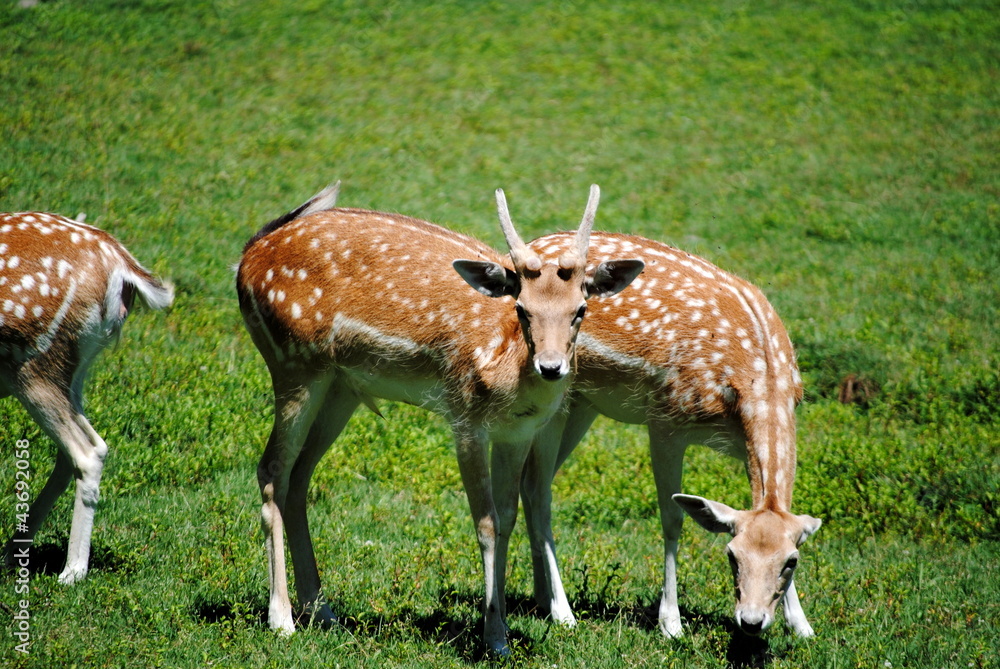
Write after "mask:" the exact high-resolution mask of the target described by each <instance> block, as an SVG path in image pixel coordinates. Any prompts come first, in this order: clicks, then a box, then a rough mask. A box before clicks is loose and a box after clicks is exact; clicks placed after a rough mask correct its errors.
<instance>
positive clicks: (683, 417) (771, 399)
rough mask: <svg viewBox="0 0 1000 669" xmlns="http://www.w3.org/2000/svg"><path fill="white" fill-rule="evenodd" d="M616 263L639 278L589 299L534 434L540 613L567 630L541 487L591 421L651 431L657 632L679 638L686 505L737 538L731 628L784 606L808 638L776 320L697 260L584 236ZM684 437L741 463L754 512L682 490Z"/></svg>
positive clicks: (802, 524) (792, 384) (547, 249)
mask: <svg viewBox="0 0 1000 669" xmlns="http://www.w3.org/2000/svg"><path fill="white" fill-rule="evenodd" d="M568 242H569V238H568V237H567V235H565V234H555V235H548V236H545V237H542V238H540V239H537V240H535V241H534V242H532V243H531V244H530V245H529V246H530V248H531V249H533V250H534V251H536V252H537V253H538V254H539V256H541V257H542V258H543V259H547V258H551V257H554V256H558V255H559V254H560V253H562V252H563V251H564V249H565V248H566V247H567V244H568ZM619 255H625V256H628V257H635V258H639V259H641V260H643V261H644V262H645V263H646V270H645V272H644V274H643V276H642V277H640V278H639V279H636V280H635V281H634V282H633V283H632V285H631V286H629V287H628V288H627V289H626V290H624V291H622V292H621V293H620V294H619V295H616V296H614V297H613V298H610V299H606V300H598V301H595V302H594V303H593V304H592V305H591V310H590V313H589V315H588V316H587V320H586V322H585V323H584V326H583V328H582V330H581V332H580V335H579V338H578V346H577V364H578V370H577V375H576V378H575V380H574V383H573V388H572V392H571V395H570V396H569V397H568V400H567V403H568V410H567V411H564V412H560V413H559V414H558V415H557V417H556V419H554V420H553V421H551V422H550V423H549V424H548V425H547V426H546V427H545V428H544V431H543V433H542V434H541V435H540V436H539V438H538V439H537V441H536V443H535V445H534V446H533V448H532V451H531V453H530V455H529V457H528V460H527V462H526V467H525V472H524V478H523V481H522V496H523V499H524V503H525V514H526V518H527V523H528V530H529V535H530V538H531V546H532V558H533V562H534V573H535V593H536V598H537V600H538V603H539V605H540V606H542V607H544V608H547V609H548V610H550V612H551V615H552V617H553V618H554V619H556V620H557V621H560V622H563V623H566V624H573V623H574V622H575V618H574V616H573V613H572V611H571V609H570V606H569V603H568V600H567V598H566V594H565V592H564V590H563V586H562V582H561V580H560V576H559V571H558V566H557V564H556V558H555V547H554V542H553V538H552V530H551V510H550V509H551V483H552V478H553V476H554V475H555V471H556V469H557V468H558V467H559V466H560V464H561V463H562V462H563V461H564V460H565V459H566V457H567V456H568V455H569V454H570V452H571V451H572V450H573V448H574V447H575V446H576V444H577V443H578V442H579V441H580V440H581V439H582V438H583V436H584V434H585V433H586V431H587V429H588V427H589V426H590V424H591V423H592V422H593V420H594V418H595V417H596V416H597V415H598V414H599V413H600V414H604V415H606V416H609V417H611V418H614V419H616V420H620V421H623V422H627V423H635V424H645V425H646V426H647V428H648V431H649V441H650V443H649V448H650V454H651V457H652V468H653V474H654V478H655V481H656V488H657V494H658V498H659V507H660V518H661V522H662V526H663V537H664V557H665V560H664V570H663V595H662V598H661V601H660V609H659V625H660V628H661V630H662V631H663V633H664V634H666V635H669V636H679V635H680V634H681V633H682V627H681V617H680V612H679V610H678V606H677V581H676V574H677V572H676V569H677V566H676V559H677V542H678V539H679V536H680V530H681V524H682V521H683V511H687V512H688V514H690V515H691V516H692V517H693V518H694V519H695V520H696V521H697V522H698V523H699V524H701V525H702V526H703V527H705V528H706V529H708V530H710V531H713V532H728V533H730V534H732V535H733V540H732V541H731V542H730V544H729V546H728V548H727V552H728V554H729V558H730V562H731V564H732V568H733V572H734V579H735V585H736V600H737V601H736V620H737V623H738V624H739V626H740V628H741V629H743V630H744V631H745V632H747V633H750V634H757V633H759V632H761V631H762V630H763V629H765V628H766V627H767V626H768V625H769V624H770V623H771V622H772V621H773V620H774V615H775V608H776V605H777V602H778V600H779V599H783V600H784V604H785V618H786V621H787V622H788V624H789V625H790V626H791V627H792V629H793V630H794V631H795V632H796V633H797V634H799V635H801V636H811V635H812V634H813V631H812V628H811V627H810V625H809V622H808V621H807V620H806V617H805V614H804V613H803V612H802V608H801V606H800V605H799V601H798V597H797V595H796V592H795V586H794V583H793V581H792V576H793V573H794V569H795V565H796V563H797V556H798V552H797V549H798V546H799V545H800V544H801V543H802V542H803V541H804V540H805V539H806V538H807V537H808V536H809V535H810V534H812V533H813V532H815V531H816V530H817V529H819V526H820V521H819V520H817V519H815V518H811V517H809V516H795V515H792V514H791V513H790V507H791V502H792V486H793V483H794V480H795V406H796V404H797V402H798V401H799V400H800V399H801V397H802V387H801V380H800V377H799V372H798V369H797V366H796V363H795V353H794V351H793V349H792V345H791V343H790V341H789V339H788V335H787V333H786V332H785V328H784V326H783V325H782V323H781V320H780V319H779V318H778V316H777V314H776V313H775V311H774V309H773V308H772V307H771V305H770V304H769V303H768V301H767V299H766V298H765V297H764V296H763V294H761V292H760V291H759V290H758V289H757V288H755V287H754V286H752V285H751V284H750V283H748V282H746V281H744V280H742V279H739V278H737V277H735V276H733V275H731V274H728V273H726V272H724V271H722V270H720V269H719V268H718V267H715V266H714V265H712V264H710V263H708V262H707V261H705V260H703V259H701V258H698V257H696V256H693V255H690V254H688V253H685V252H683V251H679V250H677V249H674V248H671V247H669V246H666V245H664V244H661V243H658V242H655V241H651V240H648V239H643V238H640V237H632V236H627V235H619V234H610V233H600V232H595V233H593V234H592V235H591V248H590V258H591V261H593V262H600V261H602V260H604V259H606V258H609V257H616V256H619ZM694 443H701V444H706V443H710V444H712V445H713V446H721V447H724V448H726V449H727V451H728V452H729V453H730V454H731V455H733V456H734V457H738V458H741V459H742V460H744V461H745V463H746V471H747V475H748V477H749V481H750V487H751V491H752V500H753V508H752V510H750V511H736V510H733V509H730V508H729V507H727V506H725V505H722V504H719V503H717V502H711V501H709V500H706V499H703V498H700V497H693V496H689V495H681V494H680V491H681V469H682V462H683V457H684V452H685V449H686V448H687V447H688V446H689V445H690V444H694ZM682 510H683V511H682Z"/></svg>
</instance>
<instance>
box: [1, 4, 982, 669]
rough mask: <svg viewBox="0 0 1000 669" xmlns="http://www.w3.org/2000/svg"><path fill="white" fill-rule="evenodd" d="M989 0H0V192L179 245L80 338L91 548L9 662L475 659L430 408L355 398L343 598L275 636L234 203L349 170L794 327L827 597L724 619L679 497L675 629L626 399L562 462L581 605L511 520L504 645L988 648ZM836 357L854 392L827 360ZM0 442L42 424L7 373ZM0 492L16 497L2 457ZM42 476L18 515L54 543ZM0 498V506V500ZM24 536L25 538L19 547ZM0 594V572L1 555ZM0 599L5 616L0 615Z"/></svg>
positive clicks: (469, 569)
mask: <svg viewBox="0 0 1000 669" xmlns="http://www.w3.org/2000/svg"><path fill="white" fill-rule="evenodd" d="M997 16H998V15H997V12H996V11H995V7H992V5H991V4H990V3H975V2H973V3H950V2H946V1H943V0H942V1H940V2H928V3H888V4H886V3H881V4H879V3H865V2H849V1H847V0H844V1H838V2H833V3H826V4H824V5H822V6H819V5H816V6H813V5H795V4H792V5H783V4H780V3H779V4H774V3H748V2H721V3H716V4H714V5H712V6H705V4H704V3H684V2H681V3H670V4H669V5H664V4H663V3H648V2H619V3H613V4H608V3H598V2H572V3H559V4H558V5H556V4H551V5H548V4H545V3H527V2H508V3H494V2H464V1H454V2H443V3H366V2H319V1H307V2H296V3H285V2H271V3H256V2H252V3H237V2H229V1H227V0H223V1H221V2H211V3H210V2H188V3H174V2H169V1H167V0H141V1H138V2H130V3H121V2H90V3H79V4H77V3H72V2H68V1H67V0H56V1H53V2H43V3H40V4H39V5H38V6H37V7H35V8H33V9H31V10H22V9H19V8H18V7H17V6H16V3H14V2H11V3H5V4H4V5H3V6H0V32H2V34H3V39H0V83H2V91H3V96H2V103H0V146H2V148H3V149H4V151H3V152H0V210H5V211H7V210H25V209H41V210H49V211H56V212H59V213H63V214H68V215H75V214H76V213H77V212H81V211H83V212H86V213H87V214H88V221H89V222H93V223H95V224H97V225H99V226H101V227H103V228H105V229H107V230H109V231H110V232H112V233H113V234H115V235H116V236H118V237H119V238H120V239H121V240H122V241H123V242H124V243H125V244H126V245H127V246H128V247H129V248H130V249H131V250H132V251H133V252H134V253H135V255H136V256H137V257H139V258H140V260H142V261H143V262H144V263H145V264H146V265H148V266H149V267H151V268H153V269H154V270H155V271H157V272H158V273H159V274H162V275H164V276H166V277H168V278H170V279H171V280H172V281H173V282H174V284H175V286H176V288H177V301H176V304H175V306H174V308H173V309H172V310H171V311H169V312H168V313H156V314H150V313H138V314H136V315H135V316H134V317H133V318H131V319H130V322H129V323H128V324H127V325H126V328H125V333H124V336H123V338H122V342H121V345H120V346H119V347H118V348H117V349H115V350H113V351H109V352H108V353H107V354H106V355H104V356H103V358H102V360H101V362H100V363H99V365H98V367H97V368H96V370H95V373H94V375H93V378H92V379H91V383H90V384H89V387H88V393H87V397H88V410H89V415H90V417H91V419H92V422H93V423H94V425H95V427H96V428H97V429H98V430H99V431H100V432H101V433H102V434H103V435H104V437H105V439H106V440H107V441H108V443H109V444H110V445H111V449H112V450H111V455H110V456H109V460H108V465H107V468H106V474H105V479H104V482H103V485H102V501H101V507H100V509H99V511H98V514H97V521H96V522H97V527H96V529H95V536H94V556H93V564H94V569H93V570H92V573H91V575H90V576H89V577H88V579H87V580H86V581H84V582H83V583H81V584H79V585H78V586H76V587H73V588H68V589H67V588H62V587H60V586H58V584H57V583H56V579H55V576H54V575H53V574H52V573H48V572H44V573H36V574H35V575H34V576H33V577H32V581H31V612H32V633H33V637H32V638H33V645H32V647H31V653H30V654H28V655H22V654H19V653H17V652H16V651H15V650H14V645H13V643H12V642H11V640H12V637H6V638H7V641H2V640H0V658H2V663H4V664H5V666H7V665H10V666H14V667H52V666H73V665H76V666H80V667H83V666H182V667H186V666H208V665H212V666H227V667H228V666H232V667H236V666H265V667H270V666H273V667H278V666H288V665H292V666H338V665H339V666H343V667H350V666H356V667H368V666H370V667H382V666H412V667H425V666H465V665H467V664H468V663H469V662H473V661H478V660H480V659H481V657H482V654H481V649H480V647H479V644H478V637H479V631H478V629H477V625H478V620H479V617H478V605H479V604H478V603H479V599H480V594H481V593H480V592H479V588H480V585H479V583H480V575H479V572H480V567H479V558H478V555H477V551H476V548H475V539H474V534H473V528H472V523H471V520H470V519H469V517H468V510H467V509H468V507H467V504H466V501H465V498H464V495H463V493H462V489H461V483H460V478H459V476H458V472H457V467H456V466H455V462H454V455H453V448H452V445H451V442H450V436H449V434H448V430H447V428H446V426H445V424H444V422H443V421H441V420H440V419H437V418H434V417H432V416H430V415H429V414H425V413H422V412H420V411H418V410H415V409H412V408H408V407H402V406H388V405H387V406H384V407H383V411H382V413H383V414H384V416H385V418H384V419H382V418H378V417H376V416H374V414H371V413H369V412H365V411H362V412H359V413H358V415H357V416H356V417H355V418H354V420H353V421H352V423H351V425H350V426H349V427H348V429H347V430H346V431H345V433H344V435H343V436H342V437H341V439H340V440H338V442H337V443H336V444H335V445H334V446H333V447H332V448H331V450H330V453H329V454H328V455H327V457H326V459H325V460H324V461H323V463H321V465H320V468H319V470H318V471H317V473H316V476H315V479H314V486H313V489H312V491H311V493H310V500H311V503H312V507H311V523H312V528H313V534H314V537H315V539H316V549H317V554H318V557H319V563H320V569H321V573H322V575H323V578H324V583H325V586H326V591H327V594H328V595H329V596H330V597H331V599H332V601H333V602H334V605H335V608H336V609H337V611H338V612H339V613H340V615H341V618H342V620H343V622H344V625H343V627H342V628H339V629H336V630H332V631H321V630H304V631H303V632H302V633H300V634H297V635H295V636H294V637H293V638H291V639H281V638H277V637H275V636H274V635H273V634H272V633H271V632H270V631H269V630H268V629H267V626H266V623H265V622H264V621H263V617H264V615H265V613H266V606H267V604H266V596H267V595H266V588H267V584H266V567H265V564H264V554H263V548H262V545H261V539H260V534H259V527H258V525H259V520H258V509H259V496H258V493H257V490H256V482H255V476H254V468H255V466H256V462H257V458H258V457H259V454H260V451H261V449H262V447H263V444H264V442H265V440H266V436H267V432H268V430H269V428H270V414H271V404H270V385H269V380H268V377H267V373H266V370H265V368H264V365H263V362H262V361H261V360H260V358H259V356H258V355H257V353H256V351H255V350H254V349H253V346H252V345H251V343H250V341H249V339H248V337H247V336H246V334H245V332H244V330H243V328H242V324H241V322H240V317H239V312H238V308H237V305H236V300H235V295H234V291H233V284H234V277H233V274H232V271H231V266H232V264H233V263H234V262H235V261H236V260H238V258H239V252H240V249H241V248H242V245H243V243H244V242H245V240H246V239H247V238H248V237H249V236H250V235H251V234H252V233H253V232H254V231H255V230H256V229H257V228H259V227H260V226H261V225H262V224H263V223H264V222H266V221H267V220H269V219H270V218H272V217H274V216H276V215H278V214H280V213H283V212H284V211H286V210H287V209H289V208H291V207H293V206H295V205H297V204H299V203H300V202H302V201H304V200H305V199H306V198H307V197H308V196H310V195H311V194H313V193H314V192H316V191H317V190H319V189H320V188H321V187H323V186H324V185H326V184H327V183H329V182H330V181H333V180H334V179H342V180H343V182H344V185H343V189H342V191H341V202H342V203H343V204H345V205H349V206H360V207H370V208H378V209H384V210H389V211H398V212H402V213H405V214H409V215H414V216H418V217H422V218H426V219H428V220H433V221H436V222H440V223H442V224H446V225H449V226H450V227H453V228H455V229H458V230H461V231H463V232H466V233H469V234H473V235H475V236H477V237H480V238H482V239H484V240H485V241H488V242H490V243H493V244H495V245H498V246H499V245H500V244H501V243H502V239H501V236H500V234H499V231H498V229H497V226H496V223H495V220H496V218H495V212H494V210H493V205H492V202H491V197H492V195H491V194H492V191H493V189H494V188H496V187H498V186H502V187H504V189H505V190H506V192H507V195H508V199H509V202H510V207H511V213H512V215H513V218H514V221H515V222H516V224H517V225H518V227H519V229H520V230H521V231H522V233H523V234H524V235H525V236H526V237H530V236H533V235H535V234H541V233H543V232H549V231H552V230H555V229H564V228H568V227H570V226H572V225H575V224H576V223H577V222H578V221H579V217H580V214H581V213H582V209H583V206H584V203H585V201H586V192H587V187H588V186H589V184H591V183H598V184H600V185H601V187H602V193H603V195H602V201H601V207H600V210H599V212H598V217H597V225H598V227H601V228H603V229H610V230H623V231H628V232H633V233H636V234H642V235H646V236H650V237H654V238H657V239H660V240H663V241H666V242H669V243H672V244H675V245H678V246H681V247H683V248H685V249H686V250H690V251H692V252H695V253H699V254H701V255H703V256H705V257H707V258H709V259H710V260H712V261H713V262H716V263H717V264H719V265H720V266H722V267H723V268H725V269H727V270H730V271H733V272H736V273H738V274H740V275H742V276H745V277H747V278H749V279H751V280H753V281H754V282H755V283H757V284H758V285H760V286H761V287H762V288H763V289H764V291H765V293H766V294H767V295H768V297H769V298H770V300H771V301H772V302H773V303H774V305H775V307H776V308H777V310H778V312H779V313H780V314H781V315H782V317H783V319H784V321H785V323H786V325H787V326H788V329H789V332H790V334H791V336H792V339H793V341H794V342H795V344H796V345H797V348H798V351H799V358H800V364H801V367H802V371H803V376H804V379H805V381H806V404H805V406H803V407H802V408H801V409H800V411H799V426H800V438H799V469H798V485H797V488H796V495H795V509H794V510H795V511H796V512H801V513H812V514H815V515H819V516H822V517H823V519H824V526H823V528H822V530H821V531H820V532H819V533H818V534H817V535H816V536H815V537H814V538H812V539H811V540H810V542H809V543H808V544H806V545H805V546H803V548H802V563H801V567H800V569H799V572H798V573H797V576H796V581H797V583H798V584H799V588H800V591H801V593H802V596H803V601H804V605H805V608H806V612H807V614H808V615H809V617H810V620H811V622H812V624H813V626H814V627H815V628H816V631H817V633H818V636H817V638H816V639H814V640H810V641H801V640H797V639H795V638H793V637H792V636H790V635H789V633H788V632H786V631H785V630H784V629H783V628H781V627H776V628H775V629H774V630H772V631H771V632H769V633H768V635H767V636H766V637H765V638H764V639H763V640H759V641H752V640H749V639H747V638H745V637H742V636H741V635H739V634H738V633H736V632H735V631H734V627H733V623H732V620H731V619H732V594H731V592H730V589H731V579H730V576H729V574H728V566H727V564H726V560H725V557H724V548H723V546H724V543H725V539H724V538H720V537H717V536H714V535H708V534H707V533H705V532H703V531H702V530H700V529H699V528H697V527H694V526H693V525H689V526H688V527H687V529H686V531H685V534H684V537H683V540H682V546H681V555H680V559H681V574H680V587H681V607H682V611H683V613H684V614H685V623H686V625H687V631H688V635H687V637H686V638H684V639H682V640H667V639H664V638H662V637H661V636H660V634H659V632H658V631H657V629H656V627H655V610H654V609H653V608H652V607H653V606H654V605H655V603H656V602H657V600H658V596H659V587H660V583H659V581H660V578H661V577H660V571H661V568H662V567H661V565H662V546H661V542H660V539H659V527H658V524H659V523H658V518H657V509H656V501H655V492H654V489H653V483H652V477H651V475H650V472H649V467H648V462H647V460H648V455H647V453H646V438H645V434H644V432H643V430H642V429H640V428H636V427H631V426H621V425H618V424H615V423H613V422H611V421H607V420H603V419H602V420H599V421H598V422H597V424H596V425H595V428H594V430H593V431H592V433H591V435H590V436H589V437H588V440H587V441H586V442H585V443H584V444H583V445H581V447H580V449H579V450H578V452H577V453H576V454H575V455H574V456H573V457H572V458H571V460H570V461H569V462H568V463H567V465H566V466H565V468H564V470H563V471H562V472H560V474H559V476H558V477H557V480H556V491H555V494H556V503H557V508H556V509H555V514H556V517H555V531H556V536H557V540H558V541H559V550H560V557H561V560H562V564H563V575H564V578H565V580H566V584H567V589H568V591H569V595H570V597H571V599H572V600H573V602H574V604H575V606H576V610H577V613H578V616H579V618H580V621H581V624H580V625H579V627H577V628H576V629H573V630H562V629H558V628H555V627H553V626H551V625H549V624H548V623H547V622H546V621H544V620H542V619H540V618H538V617H537V616H536V615H535V613H534V611H533V605H532V602H531V574H530V559H529V555H528V548H527V545H526V540H525V538H524V536H523V533H522V532H520V531H518V532H517V534H516V536H515V537H514V542H513V555H512V560H511V575H510V589H509V592H508V596H509V598H510V601H511V603H512V607H513V614H512V615H511V616H510V620H509V622H510V624H511V627H512V628H513V630H514V639H515V660H514V664H518V665H523V666H532V667H535V666H537V667H543V666H545V667H549V666H552V665H559V666H597V667H603V666H677V667H701V666H704V667H714V666H774V667H803V666H809V667H812V666H879V667H884V666H890V665H891V666H893V667H903V666H914V667H916V666H954V667H963V668H964V667H968V666H973V667H976V666H990V664H991V663H994V662H995V636H996V635H995V630H996V629H997V628H998V627H1000V607H998V605H997V601H996V596H995V593H996V592H997V591H998V589H1000V574H998V565H1000V554H998V541H1000V521H998V517H1000V510H998V506H997V504H998V494H1000V493H998V487H1000V437H998V434H1000V430H998V429H997V418H996V417H997V415H998V412H1000V377H998V375H997V371H996V370H997V369H998V368H1000V353H998V352H1000V339H998V337H1000V335H998V332H1000V318H998V309H1000V290H998V286H1000V284H998V282H997V281H996V276H997V274H998V271H1000V253H998V252H997V250H998V249H1000V204H998V200H997V197H998V194H1000V160H998V158H997V156H1000V137H998V134H997V127H996V116H997V109H998V108H1000V86H998V80H997V79H998V72H997V68H996V63H997V62H1000V20H998V17H997ZM849 375H854V377H855V378H856V379H859V380H862V381H864V383H865V385H864V387H863V392H859V394H858V395H856V396H855V397H854V399H855V400H857V402H856V403H852V404H840V403H839V402H838V401H837V397H838V394H839V391H840V386H841V384H842V382H843V380H844V379H845V378H846V377H848V376H849ZM0 421H2V425H3V427H2V428H0V430H2V431H0V440H3V441H2V443H0V446H3V447H4V448H2V449H0V452H2V453H3V456H2V459H0V463H3V464H4V465H5V467H4V471H6V472H8V473H9V472H12V471H13V464H12V460H11V458H12V457H13V455H12V450H13V449H12V445H13V443H14V441H16V440H18V439H28V440H29V441H30V442H31V444H32V458H31V466H32V471H33V473H34V474H35V480H34V481H33V485H34V486H35V488H34V489H35V491H36V492H37V490H38V489H40V487H41V485H42V483H43V478H44V476H45V475H47V473H48V471H49V469H50V468H51V466H52V462H53V455H52V448H51V444H49V443H48V441H47V439H45V438H44V437H43V436H42V435H41V433H40V432H39V430H38V429H37V427H35V426H34V424H33V423H31V422H30V420H28V418H27V416H26V414H25V413H24V412H23V411H22V410H21V408H20V407H18V406H17V405H16V404H15V403H14V402H13V401H12V400H7V401H4V402H3V403H2V404H0ZM3 480H4V481H6V483H4V484H3V485H2V486H0V492H2V491H6V493H9V494H6V493H5V494H4V495H3V496H2V498H0V526H2V527H4V528H10V527H11V526H12V517H13V512H14V509H13V503H12V502H10V503H4V502H3V499H8V500H12V499H13V483H14V480H13V478H12V477H9V476H7V477H4V479H3ZM685 489H686V490H687V491H689V492H692V493H696V494H704V495H710V496H712V497H713V498H715V499H721V500H725V501H727V502H728V503H730V504H734V505H745V504H747V502H748V498H749V491H748V486H747V483H746V480H745V476H744V474H743V472H742V470H741V467H740V465H739V464H738V463H736V462H734V461H731V460H728V459H726V458H724V457H723V456H721V455H720V454H718V453H716V452H714V451H712V450H710V449H707V448H697V449H692V451H691V453H690V454H689V457H688V459H687V463H686V471H685ZM70 506H71V502H70V499H69V496H66V498H65V499H62V500H61V501H60V503H59V505H57V508H56V509H55V511H54V512H53V514H52V517H51V519H50V520H49V522H48V523H47V525H46V526H45V528H43V531H42V533H41V535H40V536H39V538H38V541H37V545H36V548H37V552H38V558H39V560H40V561H41V562H44V563H45V564H46V565H48V566H49V567H50V568H56V569H58V568H59V567H61V564H58V563H59V560H60V559H61V556H60V551H61V550H62V547H63V546H64V545H65V542H66V534H67V531H68V526H69V518H70V512H71V508H70ZM8 533H9V532H8ZM50 562H52V563H54V564H49V563H50ZM13 578H14V577H13V576H10V575H7V576H4V577H3V578H2V579H0V608H2V609H3V610H4V611H5V614H6V613H7V612H8V611H13V610H14V607H15V605H14V599H15V593H14V587H13V586H14V581H13ZM0 620H3V618H2V616H0Z"/></svg>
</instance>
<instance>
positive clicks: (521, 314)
mask: <svg viewBox="0 0 1000 669" xmlns="http://www.w3.org/2000/svg"><path fill="white" fill-rule="evenodd" d="M514 309H515V310H516V311H517V318H518V320H520V321H521V322H522V323H525V322H527V320H528V312H527V311H525V310H524V307H523V306H521V303H520V302H518V303H516V304H515V305H514Z"/></svg>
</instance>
